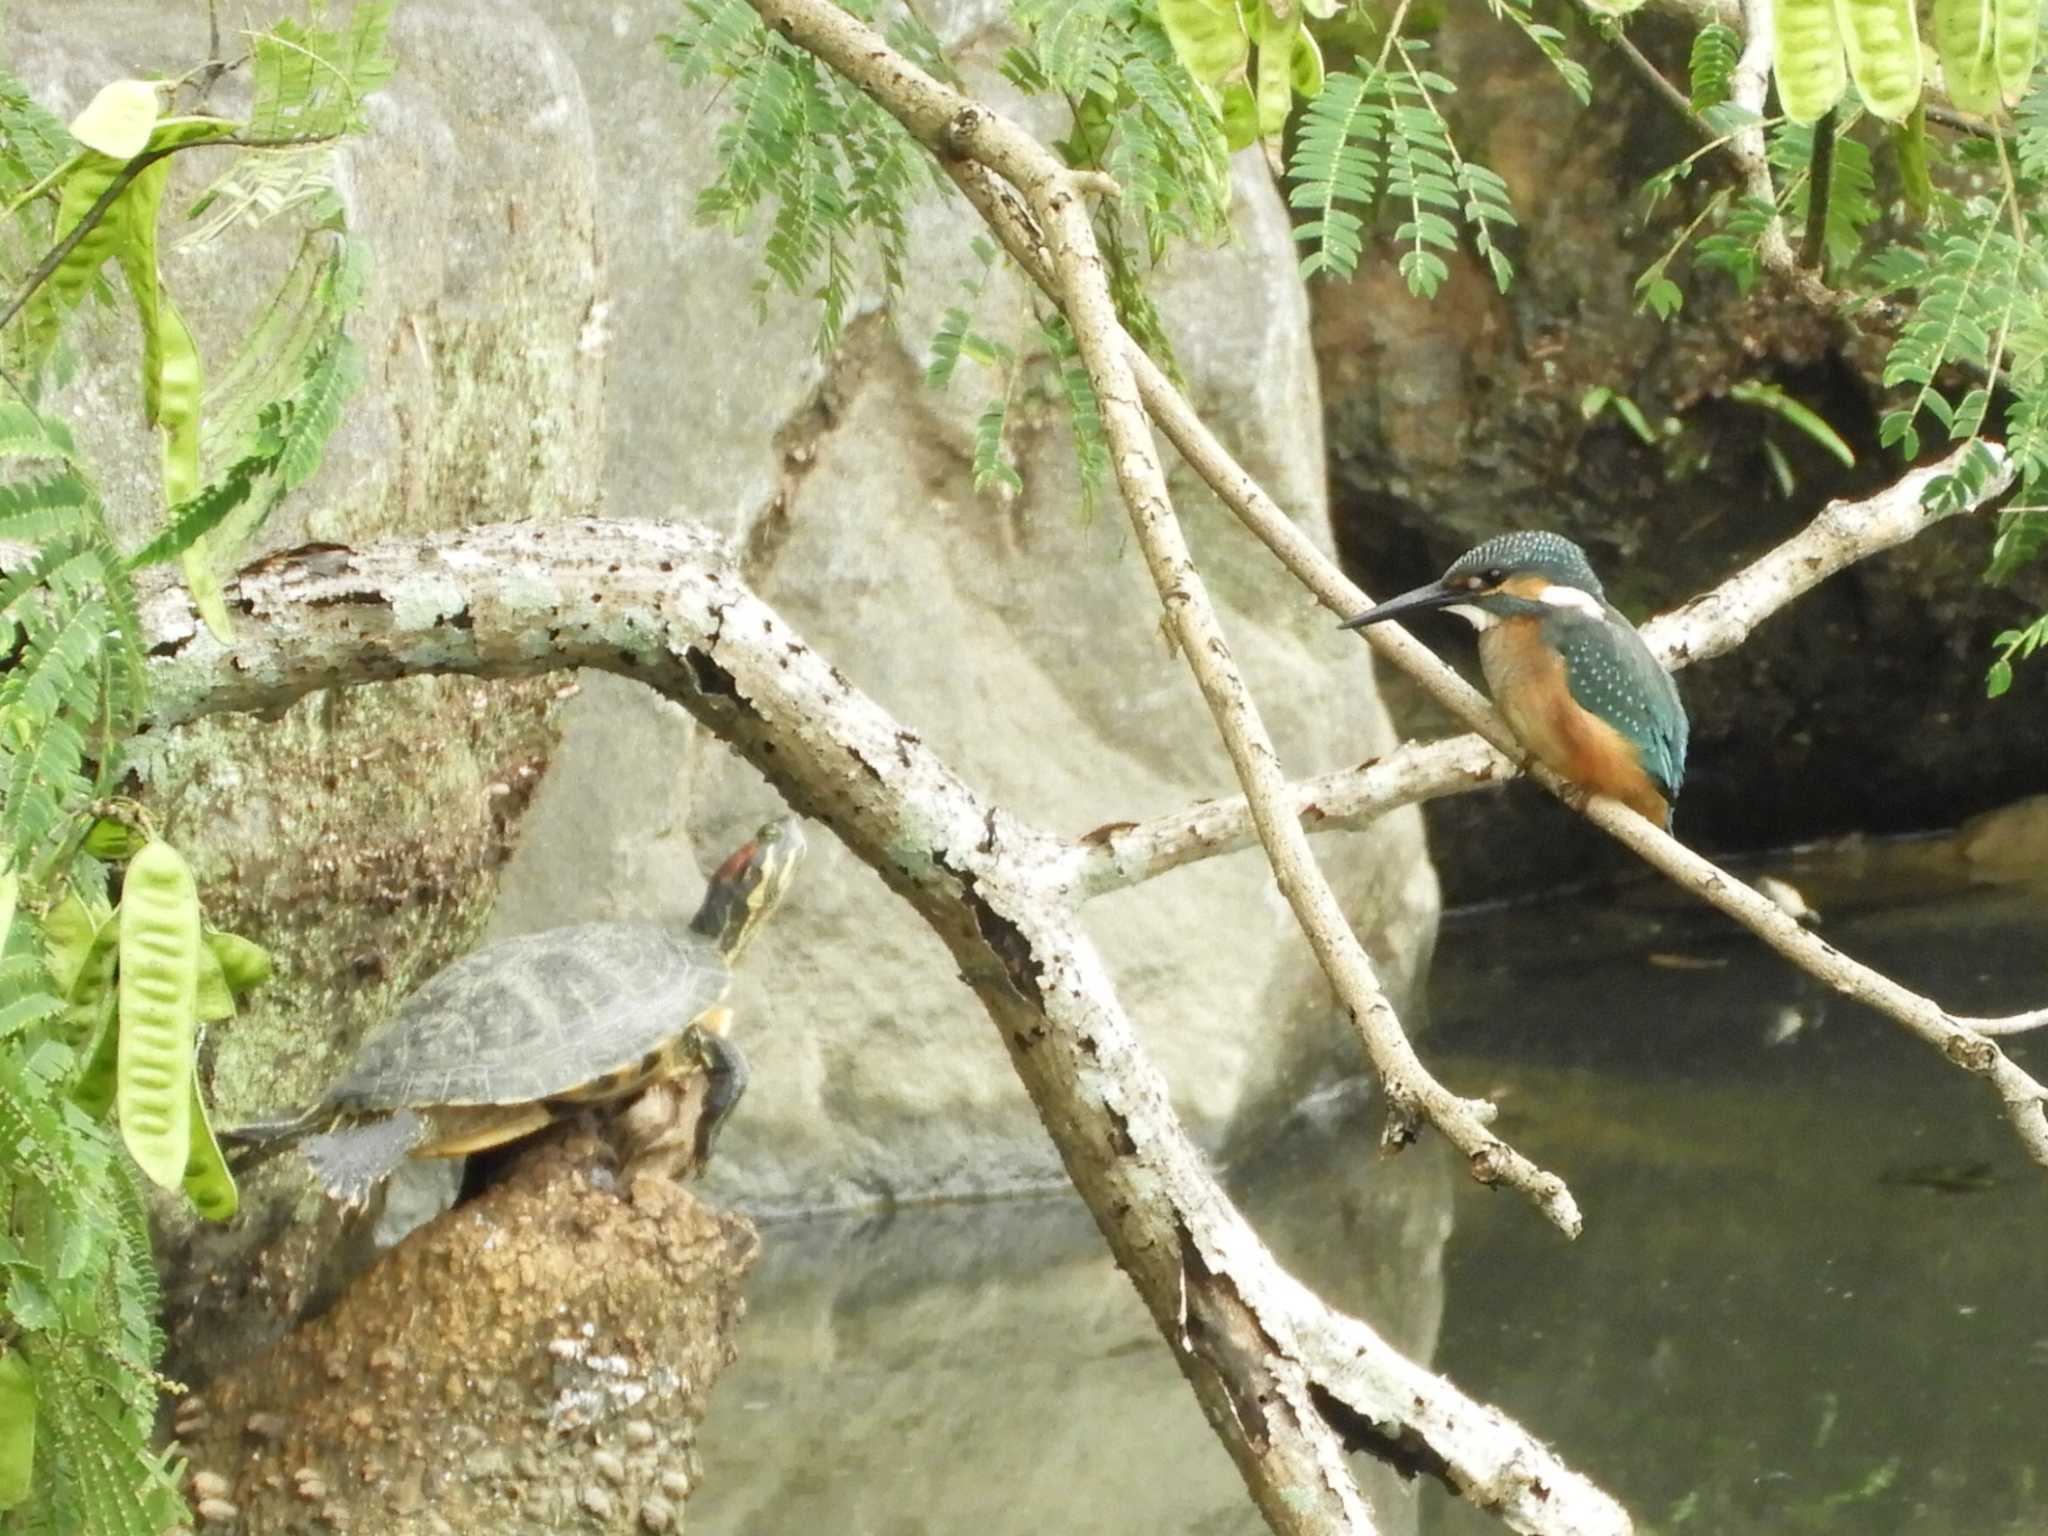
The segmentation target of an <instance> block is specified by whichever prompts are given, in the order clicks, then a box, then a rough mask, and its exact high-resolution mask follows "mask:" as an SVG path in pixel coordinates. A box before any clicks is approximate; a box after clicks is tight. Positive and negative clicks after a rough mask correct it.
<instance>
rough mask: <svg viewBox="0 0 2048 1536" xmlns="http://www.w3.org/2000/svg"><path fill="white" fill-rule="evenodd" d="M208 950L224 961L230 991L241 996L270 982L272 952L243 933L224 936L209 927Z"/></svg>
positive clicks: (207, 935)
mask: <svg viewBox="0 0 2048 1536" xmlns="http://www.w3.org/2000/svg"><path fill="white" fill-rule="evenodd" d="M206 947H207V948H208V949H210V950H212V951H213V958H214V959H216V960H218V961H219V962H220V968H221V973H222V974H223V975H225V976H226V977H227V980H228V990H229V991H230V992H232V993H234V994H235V995H236V996H237V997H239V996H241V995H242V993H244V992H247V991H249V990H250V989H252V988H254V987H260V986H262V985H263V983H265V982H266V981H268V980H270V951H269V950H267V949H265V948H264V947H263V946H262V945H261V944H258V943H256V942H254V941H253V940H250V939H245V938H243V937H242V936H241V935H240V934H239V933H222V932H221V931H220V930H218V929H215V928H209V929H207V930H206Z"/></svg>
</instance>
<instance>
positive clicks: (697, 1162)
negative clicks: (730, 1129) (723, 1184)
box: [690, 1025, 753, 1172]
mask: <svg viewBox="0 0 2048 1536" xmlns="http://www.w3.org/2000/svg"><path fill="white" fill-rule="evenodd" d="M691 1035H692V1037H693V1038H692V1040H691V1042H690V1043H691V1044H693V1045H694V1046H696V1048H697V1055H698V1059H699V1060H701V1061H702V1062H703V1064H704V1109H703V1112H702V1113H701V1114H699V1115H698V1116H697V1135H696V1139H695V1142H694V1144H693V1146H692V1147H691V1150H690V1164H691V1171H692V1172H700V1171H702V1169H703V1167H704V1165H705V1164H706V1163H708V1162H710V1161H711V1144H712V1143H713V1142H714V1141H716V1140H717V1139H718V1132H719V1128H720V1127H722V1126H723V1125H724V1124H725V1122H726V1118H727V1117H728V1116H729V1115H731V1114H732V1112H733V1111H734V1110H735V1109H738V1108H739V1104H740V1097H741V1095H743V1094H744V1093H745V1092H746V1091H747V1081H748V1079H749V1078H750V1077H752V1076H753V1072H752V1070H751V1069H750V1068H749V1067H748V1066H747V1058H746V1056H745V1055H744V1054H743V1053H742V1052H741V1051H740V1048H739V1047H738V1046H737V1045H734V1044H733V1043H732V1041H730V1040H728V1039H726V1038H725V1036H724V1035H717V1034H713V1033H711V1031H709V1030H705V1029H698V1028H696V1027H695V1026H694V1025H693V1026H692V1027H691Z"/></svg>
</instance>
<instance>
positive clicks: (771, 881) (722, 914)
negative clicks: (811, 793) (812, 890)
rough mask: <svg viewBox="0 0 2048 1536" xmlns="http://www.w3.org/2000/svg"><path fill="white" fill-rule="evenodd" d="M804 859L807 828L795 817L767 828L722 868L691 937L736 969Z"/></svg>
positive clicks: (693, 921)
mask: <svg viewBox="0 0 2048 1536" xmlns="http://www.w3.org/2000/svg"><path fill="white" fill-rule="evenodd" d="M803 856H804V832H803V827H802V825H801V824H799V823H798V821H797V819H796V818H795V817H794V816H782V817H778V818H777V819H776V820H774V821H771V822H768V823H766V824H765V825H764V826H763V827H762V828H761V830H760V831H758V832H756V833H755V834H754V837H753V841H751V842H749V843H746V844H743V845H742V846H740V847H738V848H736V849H734V850H733V851H732V853H731V854H730V855H729V856H728V857H727V859H726V861H725V862H724V863H723V864H721V865H719V866H718V870H717V873H715V874H713V875H712V877H711V884H710V885H708V886H707V887H705V890H704V904H703V905H702V906H700V907H699V908H697V915H696V916H695V917H694V918H692V919H691V920H690V929H691V931H692V932H694V933H700V934H702V935H703V936H704V937H705V938H707V939H709V940H710V941H711V942H712V943H714V944H716V945H717V946H718V950H719V953H720V954H722V955H724V956H725V959H726V963H727V964H728V965H730V964H735V963H737V962H738V960H739V958H740V954H741V952H742V951H743V950H745V949H746V947H747V941H748V940H749V939H751V938H753V936H754V934H755V931H756V930H757V929H758V928H759V927H760V925H761V919H763V918H764V917H766V916H767V915H768V914H769V913H770V912H773V911H774V910H775V908H776V907H777V906H778V905H779V904H780V903H781V901H782V893H783V892H784V891H786V890H788V889H789V882H790V877H791V876H793V875H794V874H795V873H796V867H797V865H798V864H799V863H800V862H802V860H803Z"/></svg>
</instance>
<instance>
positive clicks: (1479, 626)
mask: <svg viewBox="0 0 2048 1536" xmlns="http://www.w3.org/2000/svg"><path fill="white" fill-rule="evenodd" d="M1444 612H1446V613H1455V614H1456V615H1457V616H1458V617H1459V618H1461V619H1463V620H1464V621H1465V622H1466V623H1467V624H1470V625H1471V626H1472V627H1473V628H1474V629H1476V630H1478V631H1479V632H1480V633H1481V634H1485V633H1486V631H1488V630H1489V629H1491V628H1493V626H1494V625H1496V624H1498V623H1499V622H1500V620H1499V619H1497V618H1495V617H1494V616H1493V615H1492V614H1490V613H1488V612H1487V611H1486V610H1485V609H1484V608H1475V607H1473V606H1472V605H1471V604H1470V603H1451V604H1449V605H1448V606H1446V607H1445V609H1444Z"/></svg>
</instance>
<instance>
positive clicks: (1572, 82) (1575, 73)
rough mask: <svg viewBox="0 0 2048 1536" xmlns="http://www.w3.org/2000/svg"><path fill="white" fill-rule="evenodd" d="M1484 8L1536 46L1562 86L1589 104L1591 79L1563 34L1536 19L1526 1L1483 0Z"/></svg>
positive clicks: (1591, 98)
mask: <svg viewBox="0 0 2048 1536" xmlns="http://www.w3.org/2000/svg"><path fill="white" fill-rule="evenodd" d="M1486 3H1487V8H1488V9H1489V10H1491V11H1492V12H1493V14H1494V16H1495V17H1496V18H1498V19H1499V20H1501V21H1505V22H1507V23H1508V24H1509V25H1510V26H1512V27H1514V28H1516V29H1517V30H1518V31H1520V32H1521V34H1522V35H1523V36H1524V37H1526V38H1528V39H1529V41H1530V42H1532V43H1534V44H1535V45H1536V50H1537V52H1539V53H1541V54H1542V55H1543V57H1544V58H1546V59H1548V60H1549V61H1550V67H1551V68H1552V69H1554V70H1556V71H1557V75H1558V78H1559V79H1560V80H1562V81H1564V83H1565V88H1566V89H1567V90H1569V91H1570V92H1571V93H1572V94H1573V95H1574V96H1576V97H1578V98H1579V105H1580V106H1590V105H1591V104H1592V101H1593V79H1592V76H1590V75H1588V74H1587V73H1586V67H1585V66H1584V65H1583V64H1581V63H1579V61H1578V60H1576V59H1574V58H1573V57H1572V56H1571V54H1570V53H1569V52H1567V51H1566V49H1565V45H1564V34H1563V33H1562V32H1560V31H1558V30H1557V28H1555V27H1553V26H1548V25H1546V24H1545V23H1543V22H1540V21H1538V20H1536V18H1535V17H1534V16H1533V15H1531V14H1530V10H1529V3H1528V0H1486Z"/></svg>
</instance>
